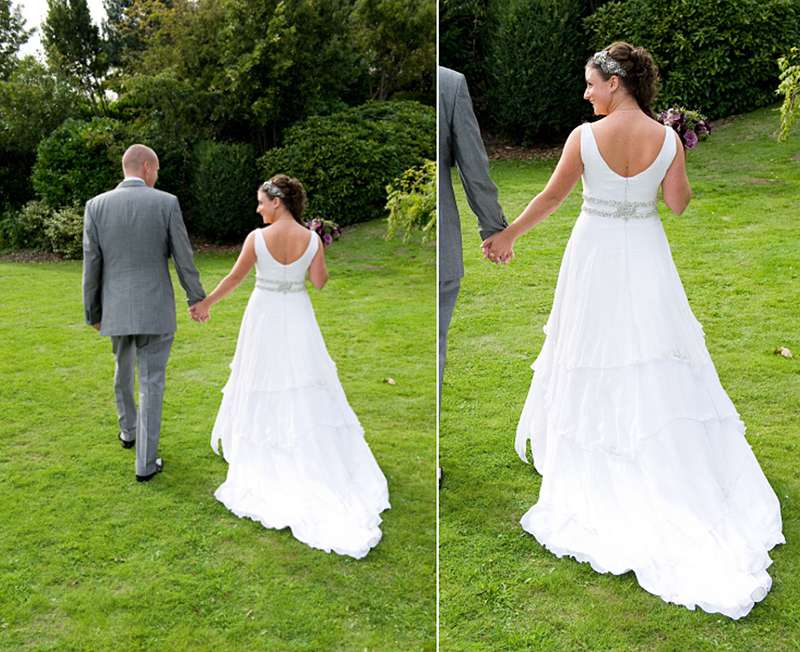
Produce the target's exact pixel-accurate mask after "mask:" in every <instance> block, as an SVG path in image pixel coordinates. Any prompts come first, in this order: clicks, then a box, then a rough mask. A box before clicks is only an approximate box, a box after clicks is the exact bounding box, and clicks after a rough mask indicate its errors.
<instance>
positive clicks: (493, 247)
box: [481, 231, 514, 264]
mask: <svg viewBox="0 0 800 652" xmlns="http://www.w3.org/2000/svg"><path fill="white" fill-rule="evenodd" d="M481 251H482V252H483V255H484V257H485V258H487V259H488V260H491V261H492V262H493V263H503V264H505V263H508V262H509V261H511V260H512V259H513V258H514V240H513V239H512V238H511V237H510V235H509V234H508V232H507V231H498V232H497V233H495V234H493V235H490V236H489V237H488V238H486V240H484V241H483V242H482V243H481Z"/></svg>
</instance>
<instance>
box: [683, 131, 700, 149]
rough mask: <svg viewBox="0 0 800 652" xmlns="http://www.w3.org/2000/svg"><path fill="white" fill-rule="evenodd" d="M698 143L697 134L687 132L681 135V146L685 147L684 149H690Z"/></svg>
mask: <svg viewBox="0 0 800 652" xmlns="http://www.w3.org/2000/svg"><path fill="white" fill-rule="evenodd" d="M697 143H698V138H697V134H696V133H694V132H693V131H687V132H686V133H685V134H684V135H683V144H684V145H686V149H692V148H693V147H694V146H695V145H697Z"/></svg>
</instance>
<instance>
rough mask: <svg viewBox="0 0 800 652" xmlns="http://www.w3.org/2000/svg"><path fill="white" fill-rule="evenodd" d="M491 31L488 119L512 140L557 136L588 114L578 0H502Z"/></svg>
mask: <svg viewBox="0 0 800 652" xmlns="http://www.w3.org/2000/svg"><path fill="white" fill-rule="evenodd" d="M503 4H504V8H503V11H502V14H501V15H500V17H499V18H498V19H497V24H496V26H495V27H494V30H493V33H492V42H491V48H490V52H489V69H490V71H491V75H492V83H491V87H490V89H489V94H488V95H489V103H490V109H489V111H490V114H491V119H492V123H493V124H494V125H495V127H496V128H497V129H499V130H500V131H501V132H502V133H504V134H506V135H508V136H509V137H510V138H512V139H513V140H514V141H515V142H518V143H519V142H521V143H531V142H541V141H551V142H552V141H553V140H561V139H562V137H563V136H564V133H565V132H566V131H568V130H569V129H571V128H572V127H574V126H576V125H578V124H579V123H580V121H581V118H583V117H584V116H585V115H586V114H587V108H586V102H584V101H583V66H584V62H585V56H586V52H585V50H584V45H583V33H582V27H581V18H582V16H581V13H582V11H583V2H582V0H503Z"/></svg>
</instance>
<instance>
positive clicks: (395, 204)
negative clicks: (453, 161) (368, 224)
mask: <svg viewBox="0 0 800 652" xmlns="http://www.w3.org/2000/svg"><path fill="white" fill-rule="evenodd" d="M386 192H387V194H388V201H387V202H386V210H388V211H389V220H388V222H389V223H388V228H387V231H386V237H387V238H393V237H394V236H395V235H397V233H398V232H399V231H402V232H403V240H404V241H408V240H409V239H410V238H411V236H412V235H413V234H415V233H421V234H422V241H423V242H426V241H428V240H431V239H432V238H435V237H436V163H435V162H434V161H425V162H424V163H423V164H422V165H420V166H418V167H413V168H409V169H408V170H406V171H405V172H404V173H403V175H402V176H401V177H399V178H397V179H395V180H394V181H393V182H392V183H391V184H390V185H388V186H387V187H386Z"/></svg>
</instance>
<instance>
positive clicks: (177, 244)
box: [169, 199, 206, 306]
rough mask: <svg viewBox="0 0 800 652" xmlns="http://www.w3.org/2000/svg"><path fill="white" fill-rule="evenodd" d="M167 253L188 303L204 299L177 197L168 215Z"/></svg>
mask: <svg viewBox="0 0 800 652" xmlns="http://www.w3.org/2000/svg"><path fill="white" fill-rule="evenodd" d="M169 253H170V255H171V256H172V260H173V261H174V262H175V271H176V272H178V279H179V280H180V282H181V286H182V287H183V289H184V291H185V292H186V299H187V302H188V303H189V305H190V306H191V305H192V304H195V303H197V302H198V301H202V300H203V299H205V298H206V293H205V290H203V286H202V285H201V284H200V274H199V273H198V271H197V268H196V267H195V266H194V255H193V254H192V244H191V243H190V242H189V234H188V233H186V225H185V224H184V223H183V215H182V214H181V207H180V204H178V200H177V199H176V200H175V205H174V206H173V208H172V211H171V212H170V215H169Z"/></svg>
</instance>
